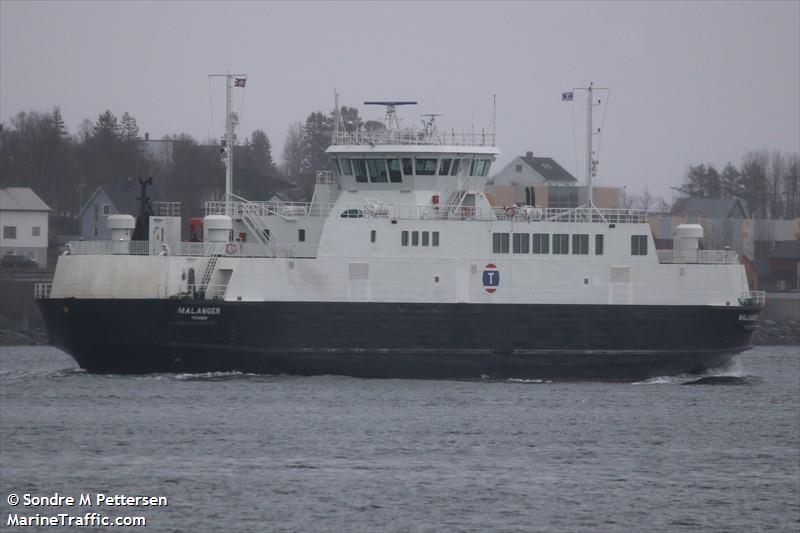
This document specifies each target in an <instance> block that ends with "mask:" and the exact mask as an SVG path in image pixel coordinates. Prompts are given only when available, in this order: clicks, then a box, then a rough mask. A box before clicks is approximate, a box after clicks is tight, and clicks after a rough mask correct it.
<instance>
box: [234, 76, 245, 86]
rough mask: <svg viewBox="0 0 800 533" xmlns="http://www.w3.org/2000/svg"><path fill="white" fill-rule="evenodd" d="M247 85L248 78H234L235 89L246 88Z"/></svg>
mask: <svg viewBox="0 0 800 533" xmlns="http://www.w3.org/2000/svg"><path fill="white" fill-rule="evenodd" d="M245 83H247V78H233V86H234V87H244V84H245Z"/></svg>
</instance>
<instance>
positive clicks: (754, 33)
mask: <svg viewBox="0 0 800 533" xmlns="http://www.w3.org/2000/svg"><path fill="white" fill-rule="evenodd" d="M227 70H230V71H231V72H243V73H246V74H247V75H248V82H247V87H246V88H245V89H244V90H241V89H239V90H237V96H236V107H237V108H238V109H239V110H240V112H241V126H240V129H239V130H238V134H239V137H240V138H244V137H246V136H249V135H250V133H251V132H252V131H253V130H254V129H259V128H260V129H263V130H265V131H266V132H267V135H268V136H269V137H270V139H271V141H272V145H273V156H274V157H275V158H276V160H278V161H279V160H280V154H281V149H282V147H283V143H284V138H285V135H286V131H287V128H288V126H289V125H290V124H291V123H293V122H296V121H301V120H304V119H305V117H306V116H307V115H308V114H309V113H310V112H312V111H316V110H324V111H329V110H331V109H333V93H334V89H337V90H338V91H339V93H340V95H341V96H340V103H341V104H342V105H349V106H355V107H359V108H360V111H361V114H362V116H363V117H365V118H367V119H370V118H381V117H382V111H381V110H380V109H379V108H374V107H366V106H363V105H362V102H364V101H365V100H374V99H389V98H391V99H407V100H417V101H419V102H420V105H419V106H417V107H416V108H415V109H408V108H405V109H403V110H402V112H401V115H400V116H401V118H402V119H403V125H412V124H417V123H418V122H419V113H423V112H438V113H444V115H445V116H444V117H442V119H441V123H442V124H443V125H444V126H446V127H447V129H448V130H449V129H450V128H455V129H456V131H459V130H463V131H469V130H470V129H471V128H472V127H474V128H475V130H476V131H480V129H481V128H487V129H488V128H490V127H491V116H492V112H491V110H492V95H493V94H496V95H497V132H498V147H499V148H500V150H501V151H502V152H503V153H502V155H501V156H500V157H499V158H498V163H497V164H496V165H498V164H500V165H502V164H504V163H507V162H508V161H510V160H511V158H512V157H514V156H516V155H522V154H524V153H525V151H527V150H532V151H533V152H534V153H535V154H537V155H542V156H545V155H546V156H551V157H554V158H555V159H556V160H557V161H559V162H560V163H561V164H562V165H563V166H564V167H566V168H567V169H568V170H570V171H571V172H573V173H574V174H575V175H576V177H578V178H579V179H580V180H581V181H583V179H584V171H583V168H584V163H583V162H582V161H583V155H582V154H583V139H584V137H585V134H584V131H585V129H584V128H585V118H584V117H585V112H584V110H585V102H584V101H583V100H582V98H581V95H580V94H579V93H576V100H575V102H574V103H573V104H569V103H562V102H561V101H560V100H561V97H560V95H561V93H562V92H563V91H566V90H569V89H571V88H572V87H580V86H585V85H586V84H587V83H588V82H589V81H594V83H595V85H597V86H602V87H611V89H612V91H611V97H610V100H609V102H608V106H607V108H606V111H607V113H606V118H605V121H604V123H603V124H604V127H603V132H602V138H601V139H598V141H600V142H599V146H600V150H599V154H598V155H599V159H600V167H599V181H600V182H601V183H602V184H608V185H618V186H622V185H626V186H627V188H628V191H631V192H633V193H640V192H641V191H642V190H643V189H644V187H645V185H647V186H648V187H649V188H650V191H651V192H653V193H656V194H659V195H663V196H664V197H665V198H667V199H669V197H670V189H669V187H670V186H674V185H678V184H679V183H680V182H681V180H682V177H683V175H684V174H685V170H686V168H687V166H688V165H690V164H698V163H702V162H706V163H712V164H715V165H719V166H722V165H724V164H725V163H726V162H728V161H732V162H734V163H735V164H739V163H740V162H741V157H742V156H743V155H744V154H745V153H746V152H747V151H749V150H757V149H769V150H781V151H784V152H797V151H798V149H799V148H798V146H799V145H800V2H798V1H784V2H765V1H760V2H732V1H731V2H686V3H683V2H664V3H659V2H644V1H643V2H588V3H581V2H561V3H550V2H508V3H503V2H464V1H460V2H439V3H436V2H397V3H391V2H285V3H284V2H242V3H236V2H211V1H207V2H188V1H187V2H172V3H170V2H145V1H136V2H127V3H126V2H111V1H109V2H101V1H91V2H69V1H64V0H60V1H57V2H44V1H26V2H17V1H8V0H2V1H0V120H2V121H3V122H5V123H7V122H8V120H9V118H10V117H12V116H13V115H15V114H16V113H17V112H19V111H23V110H36V111H50V110H51V109H52V107H53V106H54V105H58V106H60V107H61V110H62V113H63V115H64V118H65V120H66V123H67V126H68V128H69V130H70V132H76V131H77V129H78V126H79V125H80V123H81V121H82V120H83V119H86V118H89V119H91V120H93V121H94V120H95V119H96V118H97V115H99V114H100V113H101V112H102V111H104V110H106V109H110V110H111V111H112V112H114V113H115V114H116V115H118V116H120V115H122V113H123V112H125V111H128V112H129V113H131V114H132V115H133V116H134V117H135V118H136V119H137V121H138V123H139V127H140V130H141V132H142V133H144V132H149V133H150V136H151V138H161V137H162V136H164V135H167V134H174V133H182V132H187V133H190V134H191V135H193V136H194V137H196V138H197V139H199V140H204V139H208V138H212V137H214V138H218V137H220V136H221V134H222V132H223V130H224V118H223V114H224V103H225V99H224V86H223V85H222V83H221V82H220V81H213V82H211V83H210V82H209V79H208V74H212V73H224V72H226V71H227ZM602 111H603V107H598V108H597V110H596V115H595V116H596V124H597V125H599V124H600V122H601V119H602ZM473 125H474V126H473ZM495 170H499V166H496V167H495Z"/></svg>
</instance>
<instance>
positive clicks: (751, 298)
mask: <svg viewBox="0 0 800 533" xmlns="http://www.w3.org/2000/svg"><path fill="white" fill-rule="evenodd" d="M766 302H767V293H766V292H764V291H745V292H743V293H742V295H741V296H740V297H739V305H758V306H763V305H764V304H765V303H766Z"/></svg>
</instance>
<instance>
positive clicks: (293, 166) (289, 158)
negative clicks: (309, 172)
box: [281, 122, 303, 183]
mask: <svg viewBox="0 0 800 533" xmlns="http://www.w3.org/2000/svg"><path fill="white" fill-rule="evenodd" d="M281 159H282V161H283V163H282V167H283V173H284V174H285V175H286V177H287V178H288V179H289V181H291V182H292V183H298V180H299V179H300V173H301V172H302V169H303V125H302V124H301V123H300V122H296V123H294V124H291V125H290V126H289V131H288V132H287V133H286V142H285V143H284V144H283V153H282V157H281Z"/></svg>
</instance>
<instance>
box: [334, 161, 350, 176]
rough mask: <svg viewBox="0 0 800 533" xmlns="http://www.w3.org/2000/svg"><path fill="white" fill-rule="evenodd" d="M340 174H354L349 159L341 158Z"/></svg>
mask: <svg viewBox="0 0 800 533" xmlns="http://www.w3.org/2000/svg"><path fill="white" fill-rule="evenodd" d="M338 161H339V174H341V175H342V176H352V175H353V170H352V169H351V168H350V160H349V159H339V160H338Z"/></svg>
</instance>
